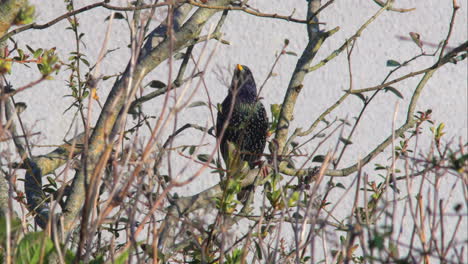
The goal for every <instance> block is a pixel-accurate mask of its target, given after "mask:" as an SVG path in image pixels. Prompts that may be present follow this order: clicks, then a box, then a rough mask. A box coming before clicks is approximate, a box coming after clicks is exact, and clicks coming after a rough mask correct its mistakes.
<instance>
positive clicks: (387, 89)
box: [384, 86, 403, 99]
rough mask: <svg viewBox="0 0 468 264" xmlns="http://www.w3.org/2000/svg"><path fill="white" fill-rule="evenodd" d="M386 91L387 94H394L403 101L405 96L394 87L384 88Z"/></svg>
mask: <svg viewBox="0 0 468 264" xmlns="http://www.w3.org/2000/svg"><path fill="white" fill-rule="evenodd" d="M384 91H385V92H392V93H394V94H395V95H396V96H398V97H400V98H401V99H403V95H402V94H401V93H400V92H399V91H398V90H397V89H396V88H395V87H392V86H387V87H385V88H384Z"/></svg>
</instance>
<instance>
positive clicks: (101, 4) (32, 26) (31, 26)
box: [0, 1, 169, 43]
mask: <svg viewBox="0 0 468 264" xmlns="http://www.w3.org/2000/svg"><path fill="white" fill-rule="evenodd" d="M107 2H108V1H102V2H98V3H94V4H91V5H87V6H84V7H82V8H80V9H76V10H74V11H71V12H68V13H66V14H63V15H61V16H59V17H57V18H55V19H53V20H51V21H49V22H47V23H45V24H36V23H32V24H29V25H26V26H22V27H20V28H17V29H14V30H12V31H10V32H8V33H6V34H3V33H2V31H1V27H0V36H2V37H1V38H0V43H1V42H3V41H5V40H7V39H8V38H10V37H12V36H14V35H16V34H18V33H21V32H23V31H26V30H28V29H44V28H48V27H51V26H53V25H55V24H57V23H58V22H60V21H62V20H64V19H67V18H69V17H72V16H74V15H77V14H79V13H83V12H86V11H89V10H91V9H94V8H96V7H104V8H107V9H109V10H116V11H135V10H142V9H149V8H154V7H160V6H167V5H169V3H168V2H163V3H158V4H153V5H141V6H137V7H119V6H112V5H109V4H107ZM0 24H1V23H0Z"/></svg>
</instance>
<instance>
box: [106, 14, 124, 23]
mask: <svg viewBox="0 0 468 264" xmlns="http://www.w3.org/2000/svg"><path fill="white" fill-rule="evenodd" d="M110 17H111V16H108V17H106V19H104V21H107V20H109V19H110ZM114 19H125V16H124V15H123V14H122V13H120V12H116V13H114Z"/></svg>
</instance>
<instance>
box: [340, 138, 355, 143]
mask: <svg viewBox="0 0 468 264" xmlns="http://www.w3.org/2000/svg"><path fill="white" fill-rule="evenodd" d="M340 141H341V142H343V144H345V145H351V144H353V142H352V141H351V140H349V139H346V138H344V137H340Z"/></svg>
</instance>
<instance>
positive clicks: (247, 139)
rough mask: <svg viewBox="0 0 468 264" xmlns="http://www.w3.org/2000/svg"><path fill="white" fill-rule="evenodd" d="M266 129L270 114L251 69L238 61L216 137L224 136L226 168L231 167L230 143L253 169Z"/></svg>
mask: <svg viewBox="0 0 468 264" xmlns="http://www.w3.org/2000/svg"><path fill="white" fill-rule="evenodd" d="M224 127H226V128H225V130H224V133H222V132H223V128H224ZM267 130H268V117H267V114H266V111H265V107H264V106H263V104H262V103H261V102H260V101H259V98H258V96H257V87H256V85H255V80H254V78H253V75H252V72H251V71H250V69H249V68H248V67H247V66H244V65H240V64H238V65H237V66H236V69H235V71H234V76H233V78H232V82H231V86H230V88H229V92H228V95H227V97H226V98H225V99H224V101H223V103H222V105H221V109H219V112H218V117H217V121H216V137H217V138H220V137H221V136H222V138H221V143H220V149H221V155H222V156H223V159H224V162H225V163H226V166H227V169H228V170H229V169H231V168H229V163H230V162H229V157H228V156H229V143H228V142H231V143H232V144H233V145H234V146H235V147H236V150H237V151H239V152H240V160H241V161H245V162H247V163H248V164H249V167H250V168H251V169H253V168H254V167H255V166H256V165H257V164H258V160H260V158H261V156H262V154H263V150H264V148H265V144H266V136H267ZM221 134H222V135H221Z"/></svg>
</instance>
